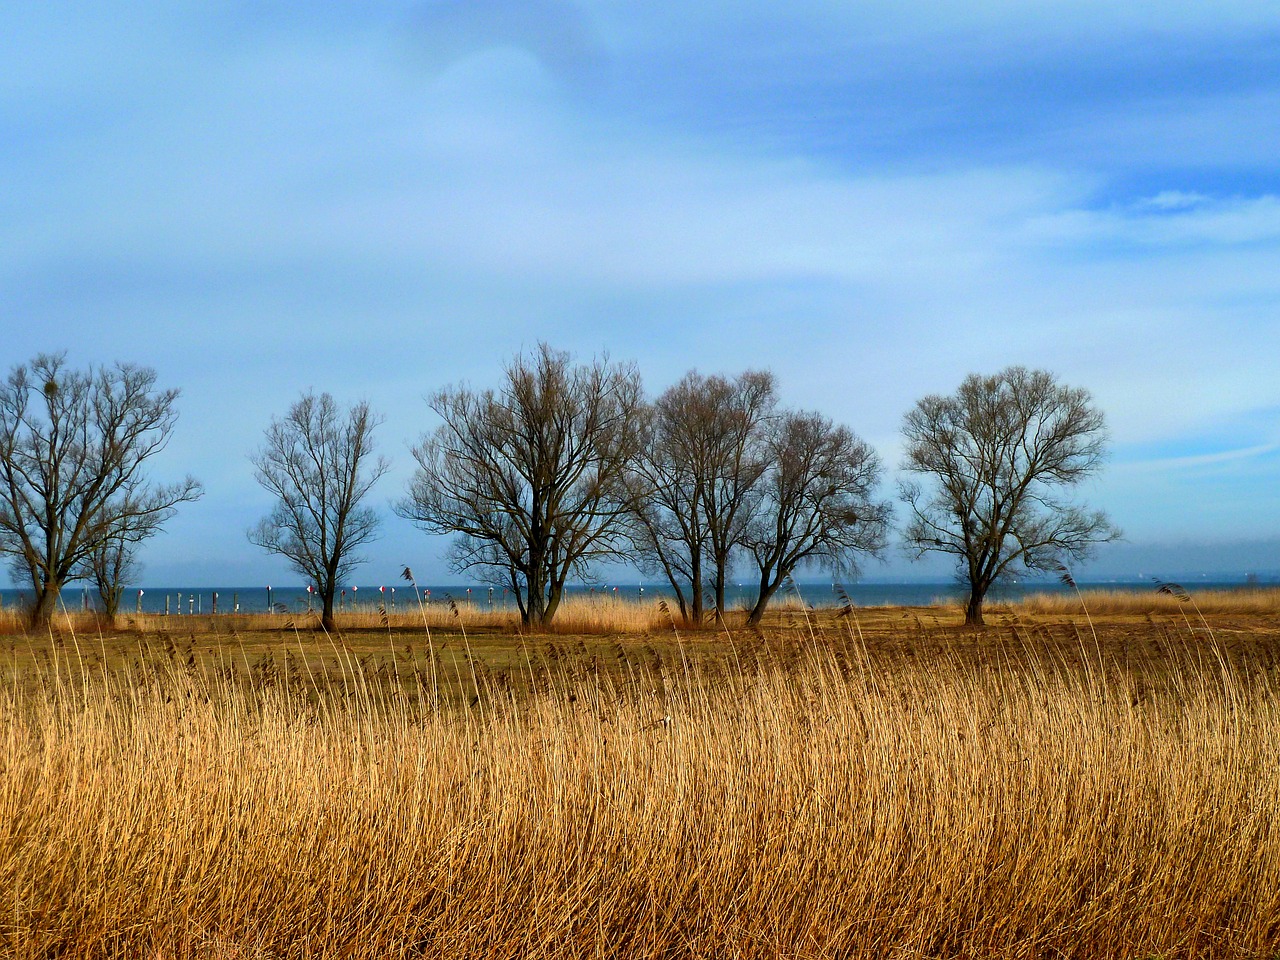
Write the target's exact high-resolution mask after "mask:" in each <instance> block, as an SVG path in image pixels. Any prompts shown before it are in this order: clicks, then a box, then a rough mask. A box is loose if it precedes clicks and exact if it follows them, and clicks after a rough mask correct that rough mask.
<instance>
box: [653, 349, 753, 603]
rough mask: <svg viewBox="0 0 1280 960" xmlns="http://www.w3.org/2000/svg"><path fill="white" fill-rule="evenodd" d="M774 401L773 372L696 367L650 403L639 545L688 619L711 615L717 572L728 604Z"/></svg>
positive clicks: (720, 599) (718, 593)
mask: <svg viewBox="0 0 1280 960" xmlns="http://www.w3.org/2000/svg"><path fill="white" fill-rule="evenodd" d="M774 403H775V398H774V385H773V375H772V374H770V373H768V372H763V371H751V370H749V371H746V372H745V373H743V374H741V375H739V376H738V377H736V378H734V379H732V380H730V379H727V378H725V377H720V376H711V377H705V376H703V375H701V374H699V373H698V372H697V371H690V372H689V373H688V374H686V375H685V376H684V378H683V379H681V380H680V382H679V383H677V384H675V385H673V386H672V387H670V388H669V389H668V390H666V391H665V392H664V393H663V394H662V395H661V396H660V397H658V399H657V400H656V401H654V403H653V404H652V405H651V406H650V407H649V408H648V410H647V414H648V415H647V419H646V423H645V426H646V429H645V430H644V433H643V436H644V442H643V444H642V450H641V454H640V456H639V457H638V458H637V461H636V471H635V476H634V480H635V484H634V490H633V502H634V504H635V511H636V517H637V520H638V523H637V527H636V529H637V534H638V538H637V546H638V547H639V550H640V556H641V558H642V561H643V563H644V565H645V566H646V567H647V568H649V569H651V570H656V571H661V573H662V574H663V575H664V576H665V577H666V578H667V580H668V582H669V583H670V584H671V588H672V590H673V591H674V593H675V595H676V602H677V603H678V604H679V606H680V613H681V615H682V616H683V617H684V618H685V619H687V620H693V621H695V622H701V620H702V615H703V596H704V583H705V581H706V579H708V577H707V573H708V572H709V573H710V580H711V586H712V591H713V592H712V596H713V603H714V604H715V608H716V610H717V611H721V610H723V609H724V603H725V580H726V578H727V576H728V571H729V567H730V564H731V563H732V559H733V554H734V552H735V551H736V550H737V549H738V548H739V547H740V546H741V542H742V537H743V534H744V532H745V530H746V521H747V519H748V518H749V517H750V515H751V512H752V505H753V498H754V497H756V491H757V487H758V484H759V481H760V478H761V476H763V474H764V472H765V468H766V460H765V457H764V436H765V433H764V430H765V427H766V426H767V424H768V422H769V418H770V417H771V416H772V411H773V407H774Z"/></svg>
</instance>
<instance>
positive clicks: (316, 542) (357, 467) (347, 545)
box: [249, 392, 390, 630]
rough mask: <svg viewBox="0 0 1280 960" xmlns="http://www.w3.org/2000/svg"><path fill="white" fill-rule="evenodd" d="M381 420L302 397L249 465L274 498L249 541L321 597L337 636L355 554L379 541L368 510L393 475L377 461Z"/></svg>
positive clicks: (324, 620) (328, 626)
mask: <svg viewBox="0 0 1280 960" xmlns="http://www.w3.org/2000/svg"><path fill="white" fill-rule="evenodd" d="M381 422H382V418H381V417H379V416H377V415H376V414H374V413H373V412H372V411H371V410H370V409H369V404H368V403H366V402H363V401H362V402H360V403H357V404H355V406H353V407H351V408H350V409H349V410H341V409H339V407H338V405H337V404H336V403H335V402H334V399H333V397H332V396H330V395H329V394H327V393H322V394H320V395H319V396H316V395H315V394H314V393H310V392H308V393H306V394H303V396H302V397H301V399H299V400H298V401H297V402H296V403H295V404H294V405H293V406H292V407H290V408H289V412H288V414H286V415H285V417H284V419H282V420H275V419H273V420H272V421H271V426H270V427H268V428H267V434H266V442H265V443H264V444H263V446H262V448H261V449H260V450H258V451H257V452H256V453H254V454H253V455H252V456H251V457H250V459H251V460H252V462H253V465H254V467H255V468H256V476H257V479H258V482H259V483H260V484H262V486H263V488H264V489H266V490H267V491H268V492H270V493H271V494H272V495H274V496H275V498H276V504H275V506H274V507H273V508H272V510H271V513H270V515H268V516H267V517H264V518H263V519H262V520H261V521H260V522H259V523H258V525H257V526H256V527H255V528H253V529H252V530H250V531H249V540H250V541H251V542H252V543H254V544H256V545H258V546H260V547H262V548H263V549H265V550H269V551H270V552H272V553H278V554H280V555H281V556H282V557H284V558H285V559H286V560H288V561H289V563H290V565H291V566H292V567H293V569H294V570H296V571H298V572H299V573H300V574H302V575H303V576H304V577H306V578H307V582H308V584H314V585H315V586H316V588H317V589H318V590H319V592H320V601H321V608H320V610H321V612H320V624H321V626H322V627H323V628H324V629H325V630H332V629H333V628H334V620H333V600H334V596H335V595H336V593H337V591H338V587H339V584H341V583H342V581H344V580H345V579H347V578H348V577H349V576H350V574H351V571H353V570H354V569H355V568H356V567H357V566H359V565H360V564H361V563H363V562H364V557H362V556H360V555H359V554H358V553H357V552H356V551H357V550H358V549H359V548H360V547H361V546H362V545H363V544H365V543H368V542H369V541H371V540H372V539H374V537H375V535H376V533H377V530H378V525H379V517H378V514H377V511H375V510H374V509H373V508H372V507H369V506H366V505H365V504H364V499H365V497H366V496H367V495H368V493H369V490H370V489H371V488H372V487H373V485H374V484H375V483H377V482H378V480H379V479H380V478H381V477H382V476H383V474H385V473H386V472H387V470H388V469H389V468H390V462H389V461H388V460H386V458H384V457H380V456H379V457H375V456H374V453H373V431H374V430H375V429H376V428H377V426H378V425H379V424H380V423H381Z"/></svg>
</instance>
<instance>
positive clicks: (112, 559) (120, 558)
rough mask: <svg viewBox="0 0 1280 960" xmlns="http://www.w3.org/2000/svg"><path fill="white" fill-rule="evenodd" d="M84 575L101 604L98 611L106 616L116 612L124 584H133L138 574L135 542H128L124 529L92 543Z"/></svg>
mask: <svg viewBox="0 0 1280 960" xmlns="http://www.w3.org/2000/svg"><path fill="white" fill-rule="evenodd" d="M85 568H86V576H87V577H88V578H89V579H90V580H91V581H93V585H94V587H95V588H96V589H97V591H98V597H99V599H100V600H101V601H102V610H103V612H104V613H105V614H106V615H107V616H108V617H115V615H116V614H117V613H119V612H120V597H121V596H123V594H124V588H125V585H126V584H128V583H137V582H138V579H139V577H141V575H142V564H141V563H139V562H138V541H137V540H133V539H130V538H129V537H128V536H127V535H126V532H125V531H124V530H121V529H117V530H113V531H111V532H109V533H108V534H107V535H106V536H105V537H103V538H102V539H101V540H99V541H98V542H97V543H96V544H94V547H93V549H92V550H91V551H90V552H89V557H88V560H87V561H86V563H85Z"/></svg>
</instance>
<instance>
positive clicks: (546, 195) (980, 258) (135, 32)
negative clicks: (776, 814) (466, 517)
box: [0, 0, 1280, 585]
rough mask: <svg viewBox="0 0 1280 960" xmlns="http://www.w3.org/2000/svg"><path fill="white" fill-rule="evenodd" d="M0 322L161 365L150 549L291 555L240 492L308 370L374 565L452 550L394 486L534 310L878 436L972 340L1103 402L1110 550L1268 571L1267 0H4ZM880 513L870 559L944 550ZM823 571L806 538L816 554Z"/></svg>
mask: <svg viewBox="0 0 1280 960" xmlns="http://www.w3.org/2000/svg"><path fill="white" fill-rule="evenodd" d="M5 21H6V25H5V30H4V31H3V32H2V33H0V62H3V63H4V64H5V67H4V69H3V70H2V71H0V185H2V186H0V344H3V348H2V350H3V352H2V354H0V361H3V364H2V365H3V366H4V367H5V368H6V369H7V368H8V367H11V366H12V365H14V364H17V363H21V362H24V361H27V360H29V359H30V358H31V357H32V356H34V355H35V354H36V353H38V352H42V351H44V352H49V351H58V350H66V351H67V352H68V359H69V362H70V364H71V365H73V366H78V367H84V366H87V365H89V364H96V363H101V362H110V361H114V360H124V361H131V362H135V363H140V364H144V365H147V366H151V367H153V368H155V370H156V371H157V373H158V376H159V382H160V384H161V385H164V386H172V387H177V388H180V389H181V391H182V394H181V398H180V400H179V403H178V407H179V410H180V420H179V422H178V425H177V428H176V430H175V432H174V435H173V437H172V440H171V442H170V444H169V446H168V448H167V449H166V450H165V451H164V453H163V454H162V455H160V456H158V457H157V458H155V459H154V461H153V462H152V466H151V474H152V475H153V476H154V477H155V478H156V479H158V480H165V479H172V478H177V477H180V476H182V475H184V474H186V473H191V474H194V475H195V476H196V477H197V478H198V479H199V480H201V481H202V483H203V484H204V487H205V491H206V492H205V495H204V497H203V499H201V500H200V501H199V502H198V503H196V504H190V505H186V506H184V507H183V508H182V509H181V511H180V513H179V514H178V515H177V516H176V517H175V518H173V519H172V520H171V521H170V522H169V523H168V524H167V526H166V528H165V532H164V533H163V534H161V535H160V536H158V537H157V538H156V539H154V540H153V541H151V542H150V543H148V544H147V546H146V547H145V549H144V550H143V553H142V558H141V559H142V561H143V563H144V565H145V568H146V573H145V576H144V581H145V582H146V583H148V584H154V585H186V584H192V585H254V584H260V583H262V584H265V583H269V582H277V583H287V582H292V581H297V580H299V578H298V576H297V575H296V574H291V573H289V572H288V568H287V566H286V565H285V563H284V562H283V561H282V560H280V559H279V558H277V557H272V556H270V555H267V554H265V553H263V552H262V551H261V550H260V549H259V548H256V547H254V546H252V545H251V544H250V543H249V542H248V540H247V539H246V536H245V531H246V530H247V529H248V528H249V527H251V526H253V525H254V524H255V523H256V522H257V521H258V519H259V518H261V517H262V516H264V515H265V514H266V513H267V512H268V511H269V509H270V506H271V503H270V499H269V497H268V496H267V494H266V493H265V492H264V491H263V490H262V489H261V488H260V487H258V486H257V484H256V483H255V481H254V477H253V469H252V466H251V464H250V462H249V454H250V453H251V452H252V451H253V450H254V449H256V448H257V447H258V446H259V445H260V444H261V442H262V437H263V432H264V430H265V429H266V427H267V425H268V424H269V423H270V421H271V418H272V417H273V416H280V415H281V414H283V413H284V412H285V411H286V410H287V409H288V407H289V405H290V404H291V403H292V402H294V401H295V400H296V399H297V398H298V396H299V395H300V394H301V393H302V392H303V391H306V390H308V389H313V390H316V391H328V392H330V393H332V394H333V395H334V397H335V398H336V399H338V400H339V401H340V402H343V403H351V402H354V401H357V400H367V401H368V402H369V403H370V404H371V405H372V406H373V407H374V409H375V410H377V411H379V412H381V413H382V414H383V415H384V416H385V418H386V420H385V423H383V424H382V426H381V427H380V428H379V433H378V444H379V449H380V451H381V452H382V453H384V454H386V455H387V456H388V457H389V458H390V459H391V460H392V464H393V466H392V470H391V472H390V473H389V474H388V475H387V476H386V477H385V478H384V479H383V481H382V482H381V483H380V485H379V486H378V487H376V488H375V489H374V492H373V495H372V496H373V498H374V500H375V501H376V505H377V506H378V507H379V508H380V509H383V510H385V512H386V515H387V516H386V521H385V523H384V526H383V532H382V537H381V539H380V540H379V541H378V542H376V543H375V544H372V545H371V546H370V547H369V548H368V549H367V550H366V554H367V555H368V557H369V561H368V563H367V564H366V565H365V566H364V567H363V568H362V569H361V571H360V572H359V573H358V574H357V577H356V579H357V581H358V582H361V583H379V582H388V583H389V582H392V581H393V580H395V578H396V576H397V574H398V572H399V570H400V569H401V568H402V567H403V566H404V565H406V564H410V565H412V566H413V568H414V570H415V572H416V573H417V574H418V578H419V580H420V581H422V582H438V583H449V582H458V581H459V579H460V578H459V577H458V575H456V574H453V573H451V572H450V571H449V570H448V568H447V564H446V559H445V548H446V546H447V542H446V541H445V540H442V539H441V538H438V537H429V536H427V535H426V534H424V533H422V532H421V531H419V530H417V529H415V528H414V527H413V526H412V525H411V524H409V523H408V522H407V521H404V520H401V519H399V518H398V517H395V516H394V515H393V514H392V513H391V511H390V509H389V505H390V504H391V503H392V502H393V501H394V500H396V499H397V498H399V497H400V496H402V495H403V493H404V489H405V485H406V483H407V481H408V478H409V477H410V475H411V472H412V468H413V461H412V458H411V456H410V454H409V447H410V445H411V444H413V443H414V442H416V441H417V440H418V439H419V438H420V437H421V436H422V434H423V433H425V432H429V431H430V430H432V429H434V427H435V426H436V421H435V420H434V419H433V417H432V415H431V413H430V411H429V410H428V408H427V405H426V402H425V398H426V397H427V396H428V395H430V394H432V393H433V392H435V391H436V390H438V389H440V388H441V387H444V386H446V385H450V384H461V383H467V384H470V385H472V386H475V387H477V388H487V387H491V386H496V385H498V383H499V378H500V376H501V371H502V367H503V365H504V363H506V362H508V361H509V360H510V359H511V358H512V357H513V356H515V355H516V354H518V353H520V352H522V351H527V350H529V349H530V348H532V347H534V346H535V345H536V344H537V343H538V342H539V341H546V342H548V343H549V344H551V345H552V346H554V347H556V348H558V349H562V350H568V351H571V352H572V353H573V354H574V355H575V356H577V357H579V358H581V359H584V360H589V359H591V358H593V357H595V356H598V355H601V354H606V353H607V354H608V355H609V356H610V357H611V358H612V359H615V360H623V361H634V362H635V363H637V364H638V366H639V368H640V370H641V373H642V374H643V376H644V379H645V385H646V388H647V390H648V391H649V392H650V393H651V394H656V393H658V392H660V391H661V390H662V389H664V388H665V387H666V386H668V385H670V384H671V383H673V382H675V381H676V380H678V379H679V378H680V377H681V376H682V375H683V374H684V373H685V372H686V371H688V370H689V369H691V368H697V369H698V370H700V371H702V372H704V373H726V374H733V373H737V372H739V371H741V370H744V369H747V368H762V367H764V368H768V369H771V370H772V371H773V372H774V373H775V374H776V376H777V378H778V382H779V387H780V394H781V398H782V400H783V402H784V403H785V404H787V405H789V406H792V407H800V408H805V409H816V410H819V411H821V412H822V413H824V414H826V415H827V416H829V417H832V418H834V419H835V420H837V421H839V422H841V423H845V424H847V425H849V426H850V427H851V428H852V429H853V430H854V431H856V432H857V433H858V434H859V435H861V436H862V437H863V438H864V439H866V440H867V441H868V442H869V443H871V444H872V445H873V446H874V447H875V449H876V450H877V451H878V452H879V454H880V456H881V457H882V458H883V460H884V462H885V465H886V468H887V470H886V482H885V485H884V488H883V490H882V495H883V496H885V497H889V496H891V495H892V492H893V489H892V484H893V479H894V476H895V472H896V469H897V466H898V464H899V462H900V461H901V456H902V441H901V438H900V435H899V429H900V426H901V422H902V417H903V414H904V413H905V412H906V411H907V410H908V409H909V408H910V407H911V406H912V405H913V404H914V403H915V402H916V401H917V400H918V399H919V398H920V397H922V396H925V395H926V394H930V393H949V392H951V391H953V390H954V389H955V388H956V387H957V386H958V385H959V383H960V381H961V380H962V379H963V378H964V377H965V376H966V375H967V374H969V373H975V372H976V373H993V372H995V371H997V370H999V369H1001V368H1003V367H1005V366H1008V365H1010V364H1024V365H1027V366H1030V367H1037V368H1044V369H1048V370H1051V371H1052V372H1053V373H1054V374H1055V375H1057V376H1058V377H1059V378H1060V380H1061V381H1062V382H1064V383H1066V384H1068V385H1071V386H1076V387H1083V388H1086V389H1088V390H1089V391H1090V392H1091V394H1092V395H1093V398H1094V400H1095V401H1096V403H1097V405H1098V406H1099V407H1100V408H1101V409H1102V410H1103V411H1104V412H1105V414H1106V417H1107V424H1108V431H1109V435H1110V457H1109V460H1108V463H1107V465H1106V467H1105V468H1104V469H1103V471H1102V472H1101V473H1100V474H1099V475H1098V476H1097V477H1096V478H1094V479H1093V480H1091V481H1089V482H1088V483H1087V484H1086V485H1085V486H1084V488H1083V489H1082V490H1081V491H1080V494H1081V497H1082V499H1084V500H1085V501H1087V502H1088V503H1089V504H1090V505H1092V506H1097V507H1101V508H1103V509H1105V510H1106V511H1107V512H1108V513H1109V515H1110V516H1111V518H1112V519H1113V521H1114V522H1115V523H1116V524H1117V525H1118V526H1119V527H1120V528H1122V529H1123V531H1124V534H1125V540H1124V542H1122V543H1119V544H1116V545H1112V546H1110V547H1108V548H1106V549H1104V550H1103V551H1101V552H1100V554H1099V556H1098V558H1097V559H1096V560H1095V561H1094V563H1092V564H1091V565H1090V566H1088V567H1087V568H1085V569H1084V570H1083V571H1081V573H1082V575H1086V576H1087V575H1093V576H1097V577H1109V576H1135V577H1136V576H1139V575H1142V576H1153V575H1165V576H1171V575H1174V574H1175V573H1176V574H1178V575H1186V574H1192V573H1194V574H1204V575H1208V574H1212V573H1215V572H1217V573H1223V574H1230V575H1232V576H1236V575H1239V576H1243V574H1244V573H1245V572H1248V571H1254V572H1258V571H1261V572H1263V573H1264V574H1265V573H1268V572H1270V573H1272V574H1280V310H1278V308H1280V164H1278V163H1277V153H1276V145H1277V144H1280V7H1277V6H1276V5H1275V4H1271V3H1262V2H1240V0H1220V2H1218V3H1215V4H1204V3H1202V2H1200V0H1163V2H1160V3H1141V2H1139V3H1131V4H1115V3H1113V2H1111V0H1106V2H1103V0H1096V2H1095V0H1079V2H1066V0H1047V2H1034V0H1032V2H1027V0H1018V2H1013V0H1007V2H1006V0H987V2H947V0H940V2H934V3H929V4H923V3H910V2H901V0H896V2H887V0H885V2H872V0H846V2H842V3H832V2H830V0H792V2H790V3H787V4H779V3H776V2H760V0H735V2H734V3H723V2H719V0H712V2H703V3H697V4H663V3H657V4H654V3H635V4H620V3H598V2H583V3H574V2H570V0H469V2H463V0H433V2H399V0H368V2H365V3H360V4H304V3H300V2H286V0H255V2H252V3H250V2H226V3H221V4H211V3H210V4H206V3H192V2H172V0H166V2H164V3H159V2H137V3H131V4H127V5H126V4H119V5H115V4H88V3H66V2H60V0H50V2H46V3H40V4H21V5H13V6H11V8H10V9H9V10H7V11H6V15H5ZM948 570H949V567H947V566H946V565H945V564H944V565H943V566H941V567H939V566H937V565H936V564H935V565H932V566H930V565H928V564H926V565H925V566H923V567H920V566H913V565H911V564H909V563H908V562H907V560H906V559H905V558H904V555H903V554H902V552H901V551H899V550H897V549H891V550H890V551H889V552H888V554H887V555H886V559H885V561H884V562H883V563H875V562H872V563H869V564H867V565H866V567H865V568H864V572H865V575H866V576H868V577H876V578H884V577H889V578H893V577H898V576H919V575H927V574H930V573H931V572H940V573H941V574H942V575H943V576H945V575H946V574H947V572H948ZM819 579H820V578H819Z"/></svg>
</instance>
